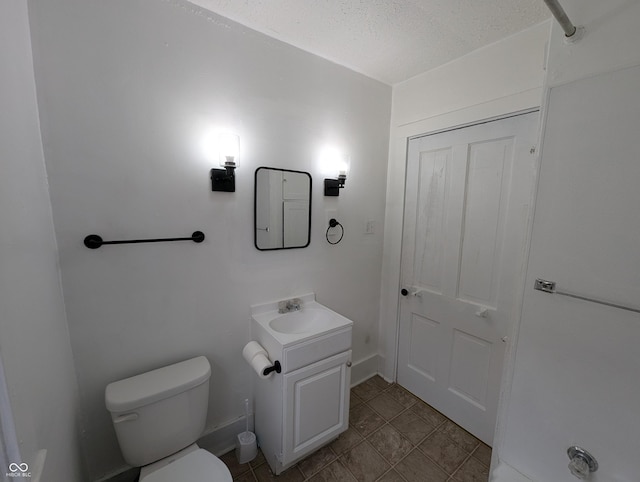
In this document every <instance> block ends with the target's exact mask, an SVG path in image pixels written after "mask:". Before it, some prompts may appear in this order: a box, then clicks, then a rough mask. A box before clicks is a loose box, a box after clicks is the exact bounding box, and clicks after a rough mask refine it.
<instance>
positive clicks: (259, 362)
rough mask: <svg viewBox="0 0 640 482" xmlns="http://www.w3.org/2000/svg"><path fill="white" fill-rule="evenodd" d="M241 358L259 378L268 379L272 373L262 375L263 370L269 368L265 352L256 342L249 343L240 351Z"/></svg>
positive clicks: (269, 364) (269, 362)
mask: <svg viewBox="0 0 640 482" xmlns="http://www.w3.org/2000/svg"><path fill="white" fill-rule="evenodd" d="M242 356H243V357H244V359H245V360H247V363H248V364H249V365H250V366H251V368H253V370H254V371H255V372H256V373H257V374H258V376H259V377H260V378H269V377H270V376H271V375H272V373H273V372H271V373H269V374H268V375H265V374H264V369H265V368H269V367H270V366H271V361H270V360H269V356H268V354H267V351H266V350H265V349H264V348H262V345H260V343H258V342H257V341H250V342H249V343H247V344H246V345H245V347H244V348H243V349H242Z"/></svg>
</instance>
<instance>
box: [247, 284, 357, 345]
mask: <svg viewBox="0 0 640 482" xmlns="http://www.w3.org/2000/svg"><path fill="white" fill-rule="evenodd" d="M298 298H300V299H301V300H302V308H301V309H300V310H298V311H292V312H290V313H278V303H277V302H273V303H265V304H263V305H255V306H252V307H251V308H252V314H251V317H252V318H253V321H254V322H255V323H257V325H258V326H261V327H262V329H263V330H265V333H266V334H268V335H269V337H270V338H271V339H273V340H275V341H276V342H277V344H278V345H279V346H280V347H285V346H291V345H292V344H295V343H299V342H301V341H303V340H308V339H311V338H314V337H317V336H321V335H323V334H326V333H329V332H333V331H336V330H341V329H343V328H346V327H350V326H351V325H353V321H351V320H349V319H348V318H345V317H344V316H342V315H340V314H338V313H336V312H335V311H333V310H330V309H329V308H327V307H326V306H324V305H321V304H320V303H318V302H317V301H315V296H314V295H313V294H309V295H303V296H298ZM259 341H261V342H263V343H267V344H269V343H268V342H267V341H265V339H262V338H260V339H259Z"/></svg>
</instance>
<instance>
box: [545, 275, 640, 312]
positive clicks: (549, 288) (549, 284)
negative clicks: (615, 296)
mask: <svg viewBox="0 0 640 482" xmlns="http://www.w3.org/2000/svg"><path fill="white" fill-rule="evenodd" d="M533 289H535V290H538V291H542V292H543V293H552V294H556V295H562V296H568V297H570V298H576V299H578V300H583V301H590V302H591V303H597V304H599V305H604V306H610V307H612V308H618V309H619V310H625V311H631V312H633V313H640V309H638V308H631V307H629V306H624V305H620V304H617V303H612V302H611V301H605V300H599V299H597V298H589V297H587V296H582V295H577V294H575V293H569V292H567V291H560V290H558V289H556V282H555V281H547V280H545V279H541V278H538V279H537V280H536V282H535V283H534V285H533Z"/></svg>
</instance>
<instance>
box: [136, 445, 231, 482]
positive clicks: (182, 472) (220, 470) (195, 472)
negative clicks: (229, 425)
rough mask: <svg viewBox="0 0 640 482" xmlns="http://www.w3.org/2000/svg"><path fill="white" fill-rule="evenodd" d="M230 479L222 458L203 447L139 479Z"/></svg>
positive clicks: (207, 481)
mask: <svg viewBox="0 0 640 482" xmlns="http://www.w3.org/2000/svg"><path fill="white" fill-rule="evenodd" d="M231 480H232V478H231V472H229V469H228V468H227V466H226V465H225V464H224V462H223V461H222V460H220V459H219V458H218V457H216V456H215V455H213V454H212V453H210V452H207V451H206V450H204V449H197V450H194V451H193V452H189V453H188V454H187V455H185V456H184V457H180V458H179V459H176V460H175V461H174V462H172V463H170V464H169V465H166V466H164V467H162V468H161V469H158V470H156V471H155V472H152V473H150V474H149V475H147V476H146V477H144V478H142V479H140V482H176V481H181V482H231Z"/></svg>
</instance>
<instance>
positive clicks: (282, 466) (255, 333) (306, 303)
mask: <svg viewBox="0 0 640 482" xmlns="http://www.w3.org/2000/svg"><path fill="white" fill-rule="evenodd" d="M318 310H323V313H324V314H323V317H320V314H319V312H318ZM252 311H253V313H252V324H251V338H252V340H254V341H257V342H258V343H260V344H261V345H262V347H263V348H264V349H265V350H266V352H267V353H268V355H269V359H270V360H271V361H272V362H275V361H276V360H278V361H279V362H280V365H281V369H282V371H281V373H272V374H271V375H270V376H269V377H268V378H260V377H258V375H254V377H253V380H254V386H253V388H254V390H253V392H254V417H255V420H254V425H255V433H256V437H257V439H258V444H259V445H260V448H261V450H262V452H263V454H264V456H265V458H266V459H267V462H268V463H269V466H270V467H271V470H272V472H273V473H274V474H276V475H278V474H280V473H281V472H283V471H285V470H286V469H288V468H289V467H291V466H292V465H294V464H296V463H297V462H298V461H300V460H301V459H303V458H305V457H306V456H308V455H309V454H311V453H312V452H314V451H316V450H317V449H319V448H321V447H322V446H324V445H326V444H327V443H329V442H331V441H332V440H334V439H335V438H337V437H338V435H340V434H341V433H342V432H344V431H346V430H347V428H349V394H350V387H351V338H352V327H353V322H352V321H351V320H349V319H347V318H345V317H343V316H342V315H339V314H338V313H335V312H333V311H331V310H329V309H328V308H326V307H323V306H322V305H320V304H318V303H317V302H315V299H314V297H313V295H305V296H303V297H302V309H301V310H299V311H298V312H295V313H291V314H284V315H283V314H279V313H278V311H277V304H275V305H273V304H267V305H259V306H255V307H252ZM305 316H306V317H314V316H315V317H316V318H315V319H316V321H317V320H324V321H323V324H322V325H319V327H318V328H317V329H315V331H312V330H310V329H309V327H308V325H305V330H306V331H303V330H297V329H296V328H298V327H299V326H300V325H297V323H299V322H300V323H304V319H305V318H304V317H305ZM283 317H288V318H287V319H285V320H284V321H289V320H294V321H295V322H294V323H288V322H287V323H283V324H282V325H278V324H277V323H275V322H274V320H276V321H277V320H280V321H283ZM291 317H295V318H291ZM300 320H301V321H300ZM281 326H286V327H290V328H291V330H290V331H286V332H283V331H277V330H276V329H275V328H278V327H280V328H281Z"/></svg>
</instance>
